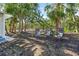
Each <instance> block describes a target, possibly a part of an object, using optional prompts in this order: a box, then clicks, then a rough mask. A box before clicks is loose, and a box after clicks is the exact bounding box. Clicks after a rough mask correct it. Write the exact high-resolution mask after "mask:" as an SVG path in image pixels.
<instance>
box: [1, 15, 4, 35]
mask: <svg viewBox="0 0 79 59" xmlns="http://www.w3.org/2000/svg"><path fill="white" fill-rule="evenodd" d="M0 35H2V36H5V19H4V15H3V16H2V17H0Z"/></svg>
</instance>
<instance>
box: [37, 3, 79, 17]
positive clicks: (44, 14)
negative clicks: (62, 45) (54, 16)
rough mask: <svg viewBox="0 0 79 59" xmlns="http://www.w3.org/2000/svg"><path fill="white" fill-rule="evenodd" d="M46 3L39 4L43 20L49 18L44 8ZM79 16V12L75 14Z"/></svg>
mask: <svg viewBox="0 0 79 59" xmlns="http://www.w3.org/2000/svg"><path fill="white" fill-rule="evenodd" d="M46 5H47V4H46V3H39V8H38V9H39V10H40V11H41V15H43V18H48V17H47V14H46V12H45V11H44V8H45V7H46ZM75 15H78V16H79V11H78V12H77V13H76V14H75Z"/></svg>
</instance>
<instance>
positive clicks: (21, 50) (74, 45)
mask: <svg viewBox="0 0 79 59" xmlns="http://www.w3.org/2000/svg"><path fill="white" fill-rule="evenodd" d="M78 36H79V35H71V34H67V35H65V36H64V37H65V38H64V39H63V40H62V41H58V40H56V39H55V38H52V37H51V38H50V39H46V38H45V37H43V36H41V37H40V39H36V38H35V37H34V36H33V35H32V33H21V34H18V35H14V36H13V35H12V37H15V40H13V41H11V42H5V43H2V44H0V55H1V56H78V55H79V38H78Z"/></svg>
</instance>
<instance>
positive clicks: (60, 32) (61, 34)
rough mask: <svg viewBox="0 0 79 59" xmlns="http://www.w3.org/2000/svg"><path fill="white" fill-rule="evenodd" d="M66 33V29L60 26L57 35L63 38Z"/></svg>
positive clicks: (58, 37)
mask: <svg viewBox="0 0 79 59" xmlns="http://www.w3.org/2000/svg"><path fill="white" fill-rule="evenodd" d="M63 35H64V29H63V28H59V31H58V32H57V35H56V36H55V37H56V38H57V39H60V40H61V39H62V37H63Z"/></svg>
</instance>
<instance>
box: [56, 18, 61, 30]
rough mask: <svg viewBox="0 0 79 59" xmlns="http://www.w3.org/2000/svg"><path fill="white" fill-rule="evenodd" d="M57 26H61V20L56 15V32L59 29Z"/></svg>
mask: <svg viewBox="0 0 79 59" xmlns="http://www.w3.org/2000/svg"><path fill="white" fill-rule="evenodd" d="M59 28H61V20H60V18H59V17H58V18H57V19H56V31H57V32H58V31H59Z"/></svg>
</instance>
